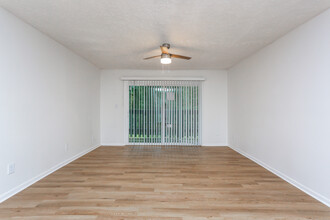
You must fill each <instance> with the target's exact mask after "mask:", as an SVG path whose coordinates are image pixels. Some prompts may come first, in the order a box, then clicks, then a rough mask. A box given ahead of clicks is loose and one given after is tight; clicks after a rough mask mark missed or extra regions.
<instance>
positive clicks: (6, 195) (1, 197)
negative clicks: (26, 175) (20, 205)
mask: <svg viewBox="0 0 330 220" xmlns="http://www.w3.org/2000/svg"><path fill="white" fill-rule="evenodd" d="M98 147H99V146H98V145H97V146H93V147H91V148H88V149H86V150H84V151H82V152H80V153H78V154H76V155H75V156H73V157H71V158H69V159H67V160H65V161H63V162H61V163H59V164H57V165H55V166H53V167H52V168H50V169H48V170H47V171H45V172H43V173H41V174H39V175H37V176H35V177H33V178H32V179H30V180H28V181H26V182H24V183H22V184H20V185H18V186H16V187H14V188H13V189H11V190H9V191H7V192H5V193H3V194H1V195H0V203H2V202H3V201H5V200H7V199H9V198H10V197H12V196H13V195H15V194H17V193H19V192H20V191H22V190H24V189H26V188H27V187H29V186H31V185H32V184H34V183H36V182H37V181H39V180H41V179H42V178H44V177H46V176H48V175H49V174H51V173H53V172H55V171H56V170H58V169H60V168H61V167H63V166H65V165H67V164H69V163H71V162H72V161H74V160H76V159H78V158H79V157H81V156H83V155H85V154H87V153H89V152H91V151H92V150H94V149H96V148H98Z"/></svg>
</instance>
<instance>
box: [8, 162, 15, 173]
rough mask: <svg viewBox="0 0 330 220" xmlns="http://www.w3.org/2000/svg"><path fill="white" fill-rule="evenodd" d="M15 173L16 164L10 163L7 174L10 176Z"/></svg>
mask: <svg viewBox="0 0 330 220" xmlns="http://www.w3.org/2000/svg"><path fill="white" fill-rule="evenodd" d="M13 173H15V163H10V164H8V167H7V174H8V175H10V174H13Z"/></svg>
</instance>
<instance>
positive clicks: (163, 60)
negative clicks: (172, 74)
mask: <svg viewBox="0 0 330 220" xmlns="http://www.w3.org/2000/svg"><path fill="white" fill-rule="evenodd" d="M160 62H161V64H170V63H172V59H171V55H169V54H166V53H163V54H162V56H161V58H160Z"/></svg>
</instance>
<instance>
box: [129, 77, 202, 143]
mask: <svg viewBox="0 0 330 220" xmlns="http://www.w3.org/2000/svg"><path fill="white" fill-rule="evenodd" d="M199 90H200V82H199V81H129V126H128V129H129V131H128V134H129V135H128V139H129V140H128V142H129V143H130V144H152V145H157V144H163V145H200V140H201V138H200V137H201V128H200V127H201V126H200V104H201V102H200V91H199Z"/></svg>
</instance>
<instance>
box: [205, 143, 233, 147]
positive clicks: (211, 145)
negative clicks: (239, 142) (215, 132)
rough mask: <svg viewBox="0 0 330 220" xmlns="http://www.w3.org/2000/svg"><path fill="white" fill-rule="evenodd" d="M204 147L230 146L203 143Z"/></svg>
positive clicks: (226, 145)
mask: <svg viewBox="0 0 330 220" xmlns="http://www.w3.org/2000/svg"><path fill="white" fill-rule="evenodd" d="M202 147H228V144H224V143H222V144H221V143H220V144H211V143H203V144H202Z"/></svg>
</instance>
